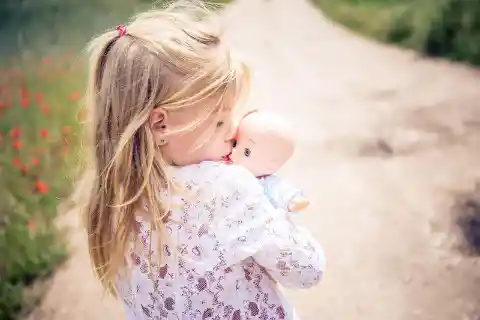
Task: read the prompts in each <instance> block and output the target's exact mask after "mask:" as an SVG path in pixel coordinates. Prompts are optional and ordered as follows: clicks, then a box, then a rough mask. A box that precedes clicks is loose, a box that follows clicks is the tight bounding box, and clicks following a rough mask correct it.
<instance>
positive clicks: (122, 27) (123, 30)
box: [117, 24, 127, 37]
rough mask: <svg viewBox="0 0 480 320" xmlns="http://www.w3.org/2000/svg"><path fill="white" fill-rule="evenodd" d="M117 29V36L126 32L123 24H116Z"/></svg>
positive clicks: (121, 35)
mask: <svg viewBox="0 0 480 320" xmlns="http://www.w3.org/2000/svg"><path fill="white" fill-rule="evenodd" d="M117 30H118V36H119V37H123V36H124V35H126V34H127V27H126V26H124V25H123V24H121V25H119V26H117Z"/></svg>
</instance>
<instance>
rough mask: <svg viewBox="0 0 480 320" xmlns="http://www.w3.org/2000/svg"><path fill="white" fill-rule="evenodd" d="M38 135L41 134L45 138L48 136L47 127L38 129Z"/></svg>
mask: <svg viewBox="0 0 480 320" xmlns="http://www.w3.org/2000/svg"><path fill="white" fill-rule="evenodd" d="M40 135H41V136H42V138H46V137H47V136H48V130H47V129H42V130H40Z"/></svg>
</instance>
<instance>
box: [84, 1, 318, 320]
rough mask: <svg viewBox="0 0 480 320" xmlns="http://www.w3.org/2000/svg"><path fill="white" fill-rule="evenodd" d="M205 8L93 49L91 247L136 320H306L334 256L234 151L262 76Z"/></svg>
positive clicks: (136, 28) (148, 21) (145, 19)
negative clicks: (306, 302) (235, 160)
mask: <svg viewBox="0 0 480 320" xmlns="http://www.w3.org/2000/svg"><path fill="white" fill-rule="evenodd" d="M198 13H201V14H203V13H204V9H203V8H202V7H200V6H193V5H187V6H182V5H180V4H179V3H177V5H174V6H171V7H170V8H167V9H165V10H163V11H152V12H148V13H143V14H140V15H138V16H137V17H136V18H135V19H134V20H133V21H132V22H131V23H130V24H129V25H127V26H119V27H118V28H117V30H114V31H109V32H106V33H105V34H103V35H101V36H99V37H98V38H96V39H95V40H94V41H93V42H92V43H91V46H90V52H91V58H90V64H91V68H90V80H89V89H88V102H89V105H90V107H91V114H92V116H93V118H92V120H93V121H92V122H93V124H92V132H91V133H92V135H91V137H92V139H93V143H92V144H93V146H94V148H93V150H92V153H93V158H94V160H93V163H94V171H95V179H94V183H93V188H92V190H91V195H90V198H89V201H88V205H87V208H86V212H85V213H86V220H87V229H88V236H89V240H88V244H89V250H90V255H91V260H92V262H93V265H94V268H95V271H96V274H97V276H98V277H99V279H100V281H101V282H102V284H103V286H104V287H105V288H107V289H109V290H110V291H111V292H112V293H114V294H115V295H117V296H118V297H120V298H121V299H122V300H123V301H124V304H125V307H126V309H125V310H126V319H127V320H139V319H186V320H190V319H217V320H218V319H233V320H240V319H292V318H293V317H294V312H293V310H292V309H291V308H290V307H289V305H288V304H287V303H286V302H285V301H284V299H283V297H282V295H281V293H280V291H279V288H278V286H277V284H281V285H283V286H286V287H291V288H309V287H312V286H314V285H316V284H317V283H318V282H319V280H320V279H321V276H322V272H323V268H324V256H323V251H322V249H321V247H320V246H319V245H318V244H317V242H316V241H315V239H314V238H313V237H312V236H311V235H310V234H309V232H308V231H306V230H303V229H300V228H299V227H297V226H295V225H294V224H293V223H292V222H291V221H290V219H289V217H288V215H287V213H286V212H285V211H284V210H280V209H275V208H274V207H273V206H272V204H271V203H270V202H269V201H268V200H267V198H266V196H265V195H264V190H263V189H262V187H261V186H260V184H259V183H258V182H257V180H256V178H255V177H254V176H253V175H252V174H251V173H250V172H248V171H247V170H246V169H244V168H242V167H240V166H237V165H232V164H228V163H226V162H222V159H224V157H225V156H227V155H228V154H229V153H231V151H232V145H233V137H234V133H235V127H234V124H233V120H232V118H233V116H232V114H233V111H234V106H235V105H236V104H237V103H238V101H239V99H240V98H241V97H242V96H244V95H245V94H246V88H247V85H248V72H247V69H246V67H245V66H244V65H243V64H241V63H239V62H238V61H235V60H234V59H233V58H232V57H231V56H230V54H229V50H228V47H226V46H225V44H224V43H223V42H222V40H221V38H220V34H219V33H218V32H217V30H216V29H213V28H212V27H211V25H210V23H209V22H211V20H209V19H207V18H208V15H207V16H203V15H198Z"/></svg>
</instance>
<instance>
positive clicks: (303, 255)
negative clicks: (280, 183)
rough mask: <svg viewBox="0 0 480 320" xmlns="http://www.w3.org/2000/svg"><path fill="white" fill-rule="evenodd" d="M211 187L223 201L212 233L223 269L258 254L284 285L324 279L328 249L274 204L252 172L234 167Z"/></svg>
mask: <svg viewBox="0 0 480 320" xmlns="http://www.w3.org/2000/svg"><path fill="white" fill-rule="evenodd" d="M212 186H215V188H214V189H215V196H216V197H218V198H219V199H217V201H215V202H216V203H217V205H216V206H215V212H214V214H213V219H212V220H211V223H210V230H211V231H210V232H209V233H208V234H209V237H210V238H211V239H212V240H213V241H214V243H213V244H214V247H215V248H216V249H217V250H218V253H219V260H220V261H221V262H222V264H223V266H224V267H228V266H231V265H233V264H235V263H239V262H240V261H242V260H243V259H246V258H248V257H253V259H254V260H255V261H256V262H257V263H258V264H260V265H262V266H263V267H264V268H265V269H267V271H268V272H269V274H270V275H271V276H272V277H273V278H275V279H276V280H277V281H278V282H279V283H280V284H282V285H283V286H285V287H294V288H308V287H311V286H314V285H316V284H317V283H318V282H319V281H320V280H321V278H322V274H323V271H324V268H325V256H324V252H323V249H322V248H321V246H320V245H319V244H318V243H317V241H316V240H315V239H314V238H313V236H312V235H311V234H310V232H309V231H308V230H306V229H304V228H301V227H298V226H296V225H295V224H294V223H293V222H292V221H291V220H290V218H289V215H288V213H287V212H286V210H285V209H280V208H274V206H273V205H272V204H271V202H270V201H269V199H268V198H267V197H266V195H265V194H264V190H263V188H262V186H261V185H260V184H259V182H258V181H257V179H256V178H255V177H254V176H253V175H252V174H251V173H250V172H248V171H247V170H246V169H244V168H242V167H240V166H237V165H229V166H228V167H225V169H224V172H222V174H218V175H217V179H216V181H215V183H213V184H212ZM218 200H220V201H218Z"/></svg>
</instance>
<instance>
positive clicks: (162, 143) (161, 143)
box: [158, 138, 168, 146]
mask: <svg viewBox="0 0 480 320" xmlns="http://www.w3.org/2000/svg"><path fill="white" fill-rule="evenodd" d="M167 143H168V141H167V138H162V139H160V141H159V142H158V145H159V146H164V145H166V144H167Z"/></svg>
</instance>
